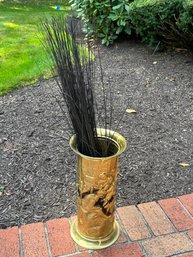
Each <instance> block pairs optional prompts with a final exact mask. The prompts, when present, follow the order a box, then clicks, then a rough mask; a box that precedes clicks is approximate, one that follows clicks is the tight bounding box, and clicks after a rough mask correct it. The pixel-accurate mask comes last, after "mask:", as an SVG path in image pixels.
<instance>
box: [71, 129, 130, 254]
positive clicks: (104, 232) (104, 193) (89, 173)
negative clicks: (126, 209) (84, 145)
mask: <svg viewBox="0 0 193 257" xmlns="http://www.w3.org/2000/svg"><path fill="white" fill-rule="evenodd" d="M106 135H111V136H110V137H107V136H106ZM97 136H98V139H99V142H100V144H101V147H106V145H107V144H108V149H109V154H108V155H110V156H108V157H100V158H98V157H90V156H85V155H83V154H81V153H80V152H79V151H78V150H77V147H76V137H75V136H73V137H72V138H71V140H70V146H71V148H72V150H73V151H74V152H75V153H76V155H77V159H78V166H77V189H78V199H77V209H78V214H77V219H76V220H75V221H74V223H73V224H72V226H71V236H72V238H73V240H74V241H75V242H76V243H77V244H79V245H81V246H83V247H85V248H88V249H102V248H106V247H108V246H110V245H112V244H113V243H114V242H115V241H116V240H117V239H118V237H119V225H118V223H117V222H116V220H115V216H114V213H115V202H116V186H117V177H118V157H119V155H120V154H121V153H122V152H123V151H124V150H125V149H126V145H127V143H126V140H125V138H124V137H123V136H121V135H120V134H119V133H117V132H113V131H110V130H106V129H97Z"/></svg>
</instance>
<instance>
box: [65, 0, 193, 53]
mask: <svg viewBox="0 0 193 257" xmlns="http://www.w3.org/2000/svg"><path fill="white" fill-rule="evenodd" d="M70 3H71V4H72V7H73V9H74V10H76V13H77V14H78V17H80V18H81V19H82V20H83V22H84V24H85V27H84V30H85V32H86V34H87V35H89V36H90V35H95V36H97V37H99V38H101V39H102V43H103V44H105V45H109V44H112V43H113V42H114V40H115V39H116V38H117V37H118V36H119V35H120V34H121V33H123V32H124V33H127V34H128V35H130V36H133V35H134V34H135V33H137V34H138V35H139V36H140V37H141V38H142V40H143V41H144V42H146V43H148V44H149V45H150V46H156V45H157V44H158V42H161V43H162V45H165V44H168V43H172V44H173V45H177V46H183V47H189V48H191V47H192V46H193V0H103V1H101V0H70ZM131 32H132V35H131Z"/></svg>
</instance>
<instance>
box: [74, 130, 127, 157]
mask: <svg viewBox="0 0 193 257" xmlns="http://www.w3.org/2000/svg"><path fill="white" fill-rule="evenodd" d="M96 132H97V137H99V138H105V139H107V140H111V141H112V142H114V143H115V144H116V146H117V148H118V150H117V152H116V153H115V154H113V155H111V156H108V157H92V156H88V155H84V154H82V153H81V152H79V150H78V149H77V147H76V135H73V136H72V137H71V138H70V142H69V145H70V147H71V149H72V150H73V151H74V152H75V153H76V154H77V155H78V156H81V157H83V158H87V159H95V160H101V159H104V160H107V159H111V158H114V157H118V156H119V155H120V154H121V153H123V152H124V151H125V149H126V147H127V141H126V139H125V137H123V136H122V135H121V134H119V133H118V132H115V131H113V130H110V129H104V128H97V129H96Z"/></svg>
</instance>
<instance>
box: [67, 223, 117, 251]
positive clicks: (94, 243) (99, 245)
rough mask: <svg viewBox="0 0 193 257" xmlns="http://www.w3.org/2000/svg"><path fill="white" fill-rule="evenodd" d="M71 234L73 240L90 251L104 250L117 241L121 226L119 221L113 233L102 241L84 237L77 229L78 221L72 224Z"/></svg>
mask: <svg viewBox="0 0 193 257" xmlns="http://www.w3.org/2000/svg"><path fill="white" fill-rule="evenodd" d="M70 234H71V237H72V239H73V240H74V241H75V242H76V243H77V244H78V245H80V246H82V247H84V248H86V249H90V250H96V249H103V248H106V247H109V246H110V245H112V244H113V243H115V241H117V239H118V237H119V234H120V229H119V224H118V223H117V221H115V222H114V227H113V231H112V232H111V234H110V235H108V236H107V237H105V238H102V239H100V240H96V239H89V238H86V237H83V236H82V235H81V234H80V233H79V232H78V229H77V222H76V220H75V221H74V222H73V223H72V225H71V229H70Z"/></svg>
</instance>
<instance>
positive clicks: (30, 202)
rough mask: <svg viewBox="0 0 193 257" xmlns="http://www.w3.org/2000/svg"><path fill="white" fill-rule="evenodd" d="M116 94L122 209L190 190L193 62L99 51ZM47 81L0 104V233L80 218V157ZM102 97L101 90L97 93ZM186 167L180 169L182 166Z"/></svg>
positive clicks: (137, 48)
mask: <svg viewBox="0 0 193 257" xmlns="http://www.w3.org/2000/svg"><path fill="white" fill-rule="evenodd" d="M102 59H103V64H104V67H105V73H106V75H107V77H110V81H111V84H112V86H113V87H114V88H115V89H116V100H115V106H116V112H115V116H114V118H115V120H116V119H119V116H120V113H121V112H124V111H125V108H126V102H127V103H129V108H133V109H135V110H136V111H137V113H136V114H129V113H126V114H125V116H124V118H123V121H122V123H121V126H120V127H119V129H118V131H119V132H120V133H122V134H124V135H125V136H126V138H127V140H128V143H129V146H128V149H127V151H126V153H125V154H124V155H123V156H122V158H121V161H120V172H119V186H118V198H117V203H118V206H123V205H130V204H137V203H142V202H147V201H152V200H158V199H161V198H166V197H171V196H176V195H181V194H185V193H189V192H193V147H192V146H193V131H192V130H193V56H192V55H191V54H189V53H188V52H183V53H182V52H180V53H177V52H169V53H167V52H166V53H157V54H156V55H154V56H152V52H151V51H150V50H149V49H147V48H146V47H144V46H143V45H141V44H137V43H134V42H133V43H132V42H130V43H129V42H123V43H119V44H116V45H115V46H113V47H111V48H102ZM51 88H53V91H56V89H55V88H56V85H55V83H54V81H53V80H50V81H49V83H47V82H43V83H41V84H40V85H34V86H30V87H25V88H20V89H18V90H16V91H14V92H12V93H10V94H8V95H4V96H3V97H1V98H0V120H1V124H0V140H1V141H0V149H1V154H0V158H1V162H0V165H1V166H0V167H1V169H0V185H1V187H0V190H1V192H0V194H1V195H0V227H2V228H5V227H7V226H13V225H16V224H22V223H30V222H35V221H42V220H46V219H51V218H56V217H61V216H69V215H71V214H74V213H75V212H76V207H75V202H76V200H75V199H76V192H75V165H76V161H75V157H74V154H73V153H72V151H71V150H70V148H69V146H68V139H69V135H68V132H67V131H68V126H67V122H66V121H65V120H64V119H63V116H62V113H61V111H60V108H59V107H58V105H57V103H56V100H55V98H54V97H53V96H52V90H51ZM99 95H100V90H99ZM181 162H185V163H189V164H190V166H189V167H187V168H183V167H181V166H179V163H181Z"/></svg>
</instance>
